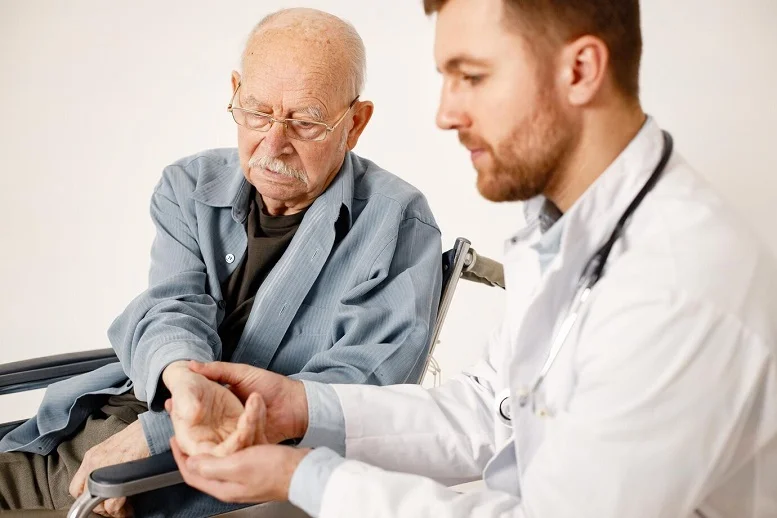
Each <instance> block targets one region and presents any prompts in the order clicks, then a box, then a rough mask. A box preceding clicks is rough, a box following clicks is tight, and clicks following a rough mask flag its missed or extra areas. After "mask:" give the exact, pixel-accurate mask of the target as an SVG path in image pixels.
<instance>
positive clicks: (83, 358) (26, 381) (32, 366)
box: [0, 349, 119, 394]
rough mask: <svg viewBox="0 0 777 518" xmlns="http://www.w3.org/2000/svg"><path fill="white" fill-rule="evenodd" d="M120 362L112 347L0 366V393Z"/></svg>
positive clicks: (22, 388) (33, 386) (18, 390)
mask: <svg viewBox="0 0 777 518" xmlns="http://www.w3.org/2000/svg"><path fill="white" fill-rule="evenodd" d="M117 361H119V359H118V358H117V357H116V353H115V352H114V351H113V349H98V350H96V351H82V352H77V353H69V354H56V355H54V356H46V357H43V358H34V359H32V360H23V361H20V362H13V363H6V364H4V365H0V394H10V393H12V392H20V391H23V390H33V389H36V388H41V387H45V386H47V385H49V384H50V383H53V382H55V381H59V380H62V379H66V378H69V377H71V376H76V375H78V374H83V373H85V372H90V371H93V370H94V369H97V368H99V367H102V366H103V365H108V364H109V363H114V362H117Z"/></svg>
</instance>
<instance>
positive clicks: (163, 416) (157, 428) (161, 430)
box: [138, 410, 175, 455]
mask: <svg viewBox="0 0 777 518" xmlns="http://www.w3.org/2000/svg"><path fill="white" fill-rule="evenodd" d="M138 419H139V420H140V424H141V426H142V427H143V435H145V436H146V442H147V443H148V450H149V451H150V452H151V455H156V454H158V453H164V452H166V451H168V450H169V449H170V439H171V438H172V437H173V435H174V433H175V431H174V430H173V421H172V419H170V414H168V413H167V412H152V411H151V410H149V411H148V412H143V413H142V414H140V415H139V416H138Z"/></svg>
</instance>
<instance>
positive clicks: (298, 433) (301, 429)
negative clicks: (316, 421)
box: [290, 380, 310, 439]
mask: <svg viewBox="0 0 777 518" xmlns="http://www.w3.org/2000/svg"><path fill="white" fill-rule="evenodd" d="M290 408H292V409H294V430H293V435H292V437H293V438H295V439H301V438H302V437H304V436H305V434H306V433H307V432H308V424H309V423H310V419H309V410H308V396H307V393H306V392H305V384H304V383H302V382H301V381H299V380H293V385H292V390H291V405H290Z"/></svg>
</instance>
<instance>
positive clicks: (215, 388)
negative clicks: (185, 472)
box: [163, 362, 256, 456]
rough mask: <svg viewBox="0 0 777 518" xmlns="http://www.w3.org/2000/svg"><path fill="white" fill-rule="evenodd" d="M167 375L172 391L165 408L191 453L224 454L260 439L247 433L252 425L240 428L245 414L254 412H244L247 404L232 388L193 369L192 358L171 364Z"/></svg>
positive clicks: (181, 443)
mask: <svg viewBox="0 0 777 518" xmlns="http://www.w3.org/2000/svg"><path fill="white" fill-rule="evenodd" d="M163 379H164V382H165V385H166V386H167V388H168V390H170V393H171V395H172V399H171V400H168V401H167V402H166V403H165V408H166V409H167V411H168V412H169V413H170V417H171V419H172V421H173V428H174V429H175V436H176V440H177V442H178V445H179V446H180V448H181V450H182V451H183V452H185V453H186V454H187V455H196V454H202V453H207V454H210V455H214V456H223V455H227V454H229V453H232V452H234V451H237V450H239V449H241V448H246V447H248V446H251V445H252V444H255V443H256V438H255V437H253V436H252V435H246V434H247V433H249V431H250V430H252V428H250V427H248V426H243V427H242V428H240V429H238V423H239V421H240V419H241V416H242V419H250V418H251V415H252V414H250V413H244V412H243V410H244V408H243V404H242V403H241V401H240V400H239V399H238V397H237V396H236V395H235V394H233V393H232V392H231V391H230V390H229V388H227V387H225V386H223V385H221V384H219V383H217V382H215V381H211V380H209V379H208V378H206V377H205V376H203V375H202V374H198V373H196V372H193V371H191V370H190V369H189V367H188V362H177V363H174V364H171V365H169V366H168V367H167V368H166V369H165V371H164V373H163ZM248 424H250V423H248ZM241 431H242V432H241ZM250 433H253V432H250Z"/></svg>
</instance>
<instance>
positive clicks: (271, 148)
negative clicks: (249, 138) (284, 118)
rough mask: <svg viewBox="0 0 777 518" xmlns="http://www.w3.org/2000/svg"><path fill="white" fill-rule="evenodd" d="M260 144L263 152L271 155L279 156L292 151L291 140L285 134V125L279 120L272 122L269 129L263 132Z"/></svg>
mask: <svg viewBox="0 0 777 518" xmlns="http://www.w3.org/2000/svg"><path fill="white" fill-rule="evenodd" d="M261 146H262V148H263V150H264V153H265V154H266V155H268V156H271V157H279V156H281V155H288V154H291V153H293V152H294V148H293V147H292V145H291V141H290V140H289V138H288V137H287V136H286V127H285V126H284V125H283V124H282V123H280V122H273V125H272V127H271V128H270V130H269V131H268V132H267V133H265V134H264V138H263V139H262V142H261Z"/></svg>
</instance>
